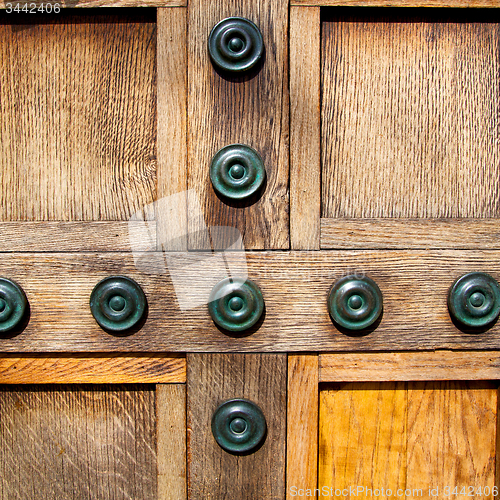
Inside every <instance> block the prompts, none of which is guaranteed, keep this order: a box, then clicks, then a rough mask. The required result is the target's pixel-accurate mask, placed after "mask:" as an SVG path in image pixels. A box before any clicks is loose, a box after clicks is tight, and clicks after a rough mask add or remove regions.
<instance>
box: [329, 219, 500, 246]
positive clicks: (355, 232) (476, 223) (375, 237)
mask: <svg viewBox="0 0 500 500" xmlns="http://www.w3.org/2000/svg"><path fill="white" fill-rule="evenodd" d="M499 226H500V219H395V218H394V219H389V218H386V219H321V248H324V249H328V248H349V249H355V248H359V249H369V248H453V249H455V250H457V249H460V248H464V249H469V250H476V249H478V248H484V249H488V250H491V249H493V248H499V247H500V234H499V232H498V228H499Z"/></svg>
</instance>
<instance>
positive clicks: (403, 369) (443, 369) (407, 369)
mask: <svg viewBox="0 0 500 500" xmlns="http://www.w3.org/2000/svg"><path fill="white" fill-rule="evenodd" d="M495 379H500V352H499V351H467V352H463V351H431V352H373V353H368V352H366V353H328V354H321V355H320V356H319V381H320V382H392V381H407V380H408V381H409V380H414V381H416V380H495Z"/></svg>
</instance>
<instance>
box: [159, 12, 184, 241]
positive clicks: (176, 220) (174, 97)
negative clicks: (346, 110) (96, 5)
mask: <svg viewBox="0 0 500 500" xmlns="http://www.w3.org/2000/svg"><path fill="white" fill-rule="evenodd" d="M157 25H158V37H157V64H158V118H157V120H158V121H157V129H158V136H157V141H158V188H157V200H158V201H157V204H156V209H157V210H156V219H157V221H158V229H159V231H158V241H157V249H158V250H165V251H174V250H177V251H182V250H187V231H188V227H187V195H186V190H187V137H186V135H187V67H188V64H187V31H188V27H187V10H186V9H170V8H166V9H158V12H157ZM172 195H173V196H174V198H170V197H171V196H172ZM162 198H165V199H164V200H162ZM173 200H175V202H174V201H173ZM174 207H175V212H174V213H172V208H174Z"/></svg>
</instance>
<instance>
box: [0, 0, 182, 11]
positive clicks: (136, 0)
mask: <svg viewBox="0 0 500 500" xmlns="http://www.w3.org/2000/svg"><path fill="white" fill-rule="evenodd" d="M9 3H10V4H11V5H12V7H15V6H16V4H19V5H20V8H21V9H22V8H23V6H24V4H26V3H27V5H28V8H29V9H31V7H30V5H31V4H36V6H37V8H38V7H39V6H40V5H42V4H43V5H44V7H45V6H46V5H47V3H49V4H51V5H52V7H54V6H55V5H56V4H58V5H59V6H60V7H61V8H66V9H71V8H94V7H184V6H186V5H187V0H63V1H62V2H59V1H56V0H54V1H50V2H40V1H35V2H15V1H13V2H3V1H2V2H0V9H5V8H6V7H7V4H9Z"/></svg>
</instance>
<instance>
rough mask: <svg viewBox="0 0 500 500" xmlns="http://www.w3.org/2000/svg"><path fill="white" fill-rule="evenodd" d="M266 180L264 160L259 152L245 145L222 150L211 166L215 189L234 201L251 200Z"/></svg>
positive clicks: (211, 178) (211, 177)
mask: <svg viewBox="0 0 500 500" xmlns="http://www.w3.org/2000/svg"><path fill="white" fill-rule="evenodd" d="M265 178H266V169H265V168H264V163H263V162H262V158H261V157H260V156H259V154H258V153H257V151H255V150H254V149H252V148H251V147H249V146H245V145H243V144H231V145H230V146H226V147H224V148H222V149H220V150H219V151H218V152H217V153H216V154H215V156H214V157H213V159H212V163H211V165H210V180H211V181H212V185H213V186H214V189H215V190H216V191H217V192H218V193H219V194H221V195H222V196H225V197H226V198H230V199H232V200H242V199H245V198H249V197H250V196H252V195H253V194H255V193H256V192H257V191H258V190H259V189H260V188H261V187H262V185H263V184H264V180H265Z"/></svg>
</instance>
